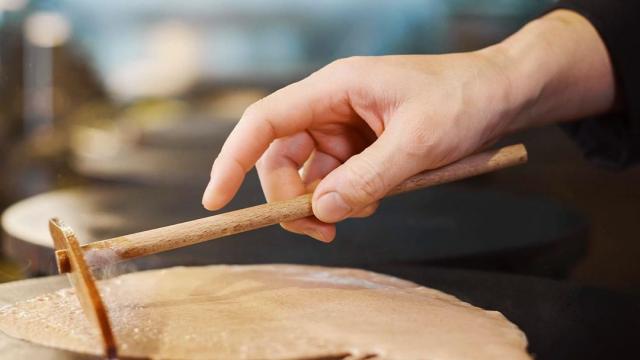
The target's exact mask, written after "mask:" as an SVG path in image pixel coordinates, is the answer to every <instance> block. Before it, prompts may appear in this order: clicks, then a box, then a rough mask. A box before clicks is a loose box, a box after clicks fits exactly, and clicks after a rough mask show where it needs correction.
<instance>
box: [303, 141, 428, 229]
mask: <svg viewBox="0 0 640 360" xmlns="http://www.w3.org/2000/svg"><path fill="white" fill-rule="evenodd" d="M395 143H396V141H394V137H393V136H392V134H390V132H389V131H386V132H384V133H383V134H382V135H381V136H380V137H379V138H378V139H377V140H376V141H375V142H374V143H373V144H371V145H370V146H369V147H368V148H366V149H365V150H364V151H362V152H361V153H360V154H357V155H354V156H352V157H351V158H349V160H347V161H346V162H345V163H344V164H342V165H341V166H339V167H337V168H336V169H334V170H333V171H332V172H331V173H329V174H328V175H327V176H326V177H325V178H324V179H323V180H322V181H321V182H320V184H318V186H317V187H316V189H315V191H314V193H313V200H312V205H313V213H314V215H315V216H316V217H317V218H318V219H319V220H320V221H323V222H326V223H335V222H338V221H340V220H343V219H345V218H347V217H349V216H350V215H351V214H353V213H355V212H357V211H358V210H360V209H362V208H364V207H366V206H367V205H370V204H372V203H374V202H376V201H378V200H379V199H381V198H382V197H383V196H384V195H385V194H386V193H387V192H388V191H389V190H391V189H392V188H393V187H394V186H396V185H398V184H399V183H400V182H401V181H403V180H404V179H406V178H408V177H409V176H411V175H413V173H414V172H417V171H418V170H417V164H416V162H415V161H408V159H407V158H406V157H405V156H403V155H401V151H398V149H397V147H396V146H395Z"/></svg>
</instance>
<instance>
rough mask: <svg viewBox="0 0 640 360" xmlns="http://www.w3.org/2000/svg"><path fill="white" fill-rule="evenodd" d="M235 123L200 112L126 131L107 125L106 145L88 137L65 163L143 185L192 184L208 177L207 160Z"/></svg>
mask: <svg viewBox="0 0 640 360" xmlns="http://www.w3.org/2000/svg"><path fill="white" fill-rule="evenodd" d="M234 125H235V123H233V122H229V121H216V120H212V119H205V118H190V119H189V120H188V121H180V122H174V123H170V124H168V125H165V126H158V127H149V128H141V129H137V132H138V135H137V137H136V138H135V140H132V139H130V138H129V137H130V135H129V134H128V133H124V134H123V133H122V132H118V131H115V130H114V131H111V132H110V133H107V134H108V136H109V137H110V143H111V146H110V147H105V146H103V145H102V144H101V146H98V147H95V146H94V144H93V143H91V142H88V143H87V144H84V145H83V146H80V145H76V146H74V147H73V148H72V153H71V159H70V165H71V167H72V168H73V169H74V170H75V171H76V172H78V173H79V174H80V175H82V176H84V177H87V178H90V179H96V180H103V181H115V182H124V183H135V184H147V185H180V186H198V185H200V184H201V183H202V182H203V181H206V180H207V179H208V178H209V173H210V170H211V164H212V163H213V160H214V159H215V158H216V156H217V155H218V152H219V151H220V148H221V147H222V144H223V143H224V140H225V139H226V137H227V136H228V135H229V133H230V132H231V130H232V129H233V126H234Z"/></svg>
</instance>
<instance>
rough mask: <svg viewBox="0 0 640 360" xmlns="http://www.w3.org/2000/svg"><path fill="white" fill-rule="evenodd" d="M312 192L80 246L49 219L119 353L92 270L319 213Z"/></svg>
mask: <svg viewBox="0 0 640 360" xmlns="http://www.w3.org/2000/svg"><path fill="white" fill-rule="evenodd" d="M526 161H527V151H526V149H525V147H524V146H523V145H522V144H517V145H512V146H506V147H503V148H500V149H496V150H490V151H485V152H481V153H477V154H474V155H471V156H468V157H466V158H463V159H461V160H458V161H456V162H454V163H452V164H449V165H446V166H443V167H440V168H437V169H433V170H427V171H424V172H421V173H419V174H417V175H414V176H412V177H410V178H409V179H407V180H405V181H404V182H402V183H401V184H399V185H397V186H395V187H394V188H392V189H391V190H390V191H389V192H388V193H387V194H386V196H393V195H397V194H401V193H406V192H410V191H414V190H418V189H422V188H426V187H430V186H434V185H439V184H443V183H447V182H451V181H456V180H460V179H464V178H468V177H471V176H476V175H480V174H485V173H488V172H491V171H496V170H500V169H504V168H507V167H510V166H514V165H518V164H522V163H525V162H526ZM311 199H312V194H304V195H300V196H298V197H295V198H292V199H288V200H283V201H275V202H271V203H267V204H262V205H257V206H253V207H249V208H245V209H240V210H235V211H230V212H227V213H222V214H219V215H215V216H209V217H206V218H201V219H196V220H191V221H187V222H183V223H179V224H175V225H170V226H165V227H162V228H157V229H151V230H147V231H143V232H139V233H133V234H129V235H124V236H119V237H116V238H112V239H107V240H102V241H98V242H93V243H89V244H85V245H82V246H81V245H80V244H79V242H78V240H77V238H76V235H75V233H74V232H73V230H72V229H71V228H70V227H68V226H66V225H65V224H64V223H63V222H61V221H60V220H58V219H57V218H53V219H51V220H50V221H49V231H50V232H51V237H52V239H53V243H54V246H55V256H56V263H57V267H58V271H59V272H60V273H67V274H68V278H69V281H70V283H71V285H72V287H73V289H74V290H75V295H76V297H77V298H78V300H79V302H80V305H81V308H82V310H83V312H84V315H85V317H86V318H87V320H88V321H89V322H90V323H91V325H92V326H94V327H95V328H96V329H97V335H98V340H99V342H100V343H101V344H102V348H103V355H104V356H105V357H108V358H109V359H112V358H116V357H117V348H118V346H117V344H116V339H115V336H114V334H113V331H112V328H111V324H110V319H109V310H108V309H107V307H106V306H105V304H104V301H103V300H102V296H101V295H100V291H99V289H98V286H97V284H96V282H95V279H94V277H93V273H92V271H91V268H92V267H94V268H99V267H105V266H108V265H110V264H113V263H116V262H120V261H125V260H129V259H133V258H137V257H142V256H148V255H152V254H155V253H159V252H164V251H169V250H173V249H177V248H181V247H186V246H190V245H194V244H197V243H201V242H204V241H209V240H213V239H217V238H221V237H225V236H229V235H233V234H238V233H241V232H246V231H250V230H255V229H259V228H262V227H265V226H269V225H274V224H278V223H284V222H289V221H293V220H297V219H301V218H304V217H308V216H311V215H313V211H312V202H311Z"/></svg>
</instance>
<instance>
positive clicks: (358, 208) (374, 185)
mask: <svg viewBox="0 0 640 360" xmlns="http://www.w3.org/2000/svg"><path fill="white" fill-rule="evenodd" d="M580 21H583V20H580ZM584 22H586V21H584ZM586 24H587V26H589V25H588V23H586ZM555 25H556V24H555V23H554V26H555ZM538 27H539V26H538ZM524 30H526V28H525V29H524ZM524 30H523V31H524ZM534 30H536V31H539V29H537V28H535V29H534ZM530 31H531V30H530ZM589 31H591V32H593V29H591V28H589ZM516 36H517V34H516ZM596 36H597V35H596ZM527 39H528V37H524V38H523V40H521V41H518V40H514V39H508V40H507V41H506V42H505V43H509V42H511V43H513V42H514V41H515V45H509V46H507V45H500V46H494V47H490V48H486V49H483V50H480V51H476V52H470V53H461V54H447V55H435V56H429V55H404V56H385V57H353V58H348V59H343V60H338V61H336V62H334V63H332V64H330V65H328V66H326V67H324V68H323V69H321V70H319V71H317V72H315V73H314V74H312V75H310V76H309V77H308V78H306V79H304V80H302V81H299V82H297V83H294V84H292V85H289V86H287V87H285V88H283V89H281V90H279V91H277V92H275V93H273V94H272V95H270V96H268V97H266V98H264V99H262V100H260V101H258V102H257V103H255V104H253V105H252V106H250V107H249V108H248V109H247V110H246V111H245V113H244V115H243V116H242V118H241V120H240V122H239V123H238V125H237V126H236V128H235V129H234V130H233V132H232V133H231V135H230V136H229V138H228V139H227V141H226V142H225V144H224V146H223V148H222V150H221V152H220V154H219V156H218V158H217V159H216V160H215V162H214V164H213V168H212V172H211V181H210V183H209V185H208V186H207V189H206V190H205V194H204V196H203V204H204V205H205V207H206V208H207V209H210V210H214V209H219V208H221V207H222V206H224V205H225V204H226V203H228V202H229V201H230V200H231V198H232V197H233V196H234V195H235V193H236V191H237V190H238V188H239V186H240V184H241V183H242V180H243V178H244V175H245V173H246V172H247V171H249V170H250V169H251V168H252V167H253V166H254V164H256V162H257V164H256V167H257V169H258V174H259V176H260V181H261V184H262V188H263V190H264V193H265V196H266V198H267V201H275V200H282V199H287V198H291V197H294V196H297V195H301V194H304V193H306V192H310V191H312V190H313V199H312V203H313V212H314V215H315V217H310V218H305V219H301V220H297V221H294V222H291V223H287V224H282V225H283V227H285V228H286V229H288V230H290V231H293V232H296V233H304V234H307V235H309V236H311V237H314V238H316V239H318V240H321V241H331V240H332V239H333V238H334V237H335V226H334V225H333V223H335V222H337V221H340V220H342V219H345V218H347V217H358V216H368V215H370V214H372V213H373V212H374V211H375V209H376V207H377V205H378V200H379V199H380V198H382V197H383V196H384V195H385V194H386V193H387V191H389V190H390V189H391V188H393V187H394V186H395V185H397V184H399V183H400V182H402V181H403V180H405V179H406V178H408V177H410V176H412V175H414V174H416V173H418V172H421V171H423V170H427V169H433V168H437V167H440V166H443V165H445V164H448V163H450V162H453V161H455V160H458V159H459V158H461V157H463V156H465V155H468V154H470V153H472V152H475V151H476V150H478V149H479V148H481V147H483V146H485V145H487V144H489V143H491V142H493V141H495V140H497V139H498V138H499V137H500V136H502V135H504V134H505V133H507V132H509V131H513V130H515V129H518V128H521V127H524V126H528V125H531V124H532V123H534V121H532V120H531V119H532V115H533V114H538V113H539V112H542V110H540V109H543V110H544V111H547V110H548V109H549V108H550V106H549V103H550V102H549V101H546V99H540V96H539V95H540V92H541V91H542V90H541V89H543V88H544V86H545V85H547V84H549V83H550V81H551V80H550V78H551V75H554V74H556V73H557V72H558V69H557V66H558V64H557V63H553V62H552V63H551V64H552V65H550V66H548V67H547V68H544V67H542V66H541V67H540V68H539V69H536V70H537V72H536V74H538V75H540V77H539V78H538V79H536V80H534V79H528V81H523V82H521V83H520V81H521V80H522V79H521V78H520V77H519V76H522V75H523V74H524V75H528V74H527V73H526V71H523V69H526V66H525V65H529V64H530V62H531V61H533V60H535V59H531V57H532V55H534V54H535V52H534V51H532V50H531V49H527V51H524V54H522V53H521V52H519V51H516V50H517V49H519V48H522V47H523V42H524V41H526V40H527ZM539 42H540V41H538V43H539ZM534 43H535V42H534ZM545 46H546V45H545ZM514 49H515V50H514ZM540 55H541V56H542V55H548V54H544V52H543V51H540ZM557 80H558V79H554V80H553V81H557ZM560 89H563V88H562V87H560ZM551 95H552V94H551ZM555 95H558V94H557V93H556V94H555ZM553 101H556V102H557V101H558V99H553ZM582 108H584V106H583V107H582ZM545 115H547V119H553V113H549V112H548V111H547V112H546V113H545ZM549 121H550V120H549Z"/></svg>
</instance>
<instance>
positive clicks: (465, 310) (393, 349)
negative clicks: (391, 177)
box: [0, 265, 530, 359]
mask: <svg viewBox="0 0 640 360" xmlns="http://www.w3.org/2000/svg"><path fill="white" fill-rule="evenodd" d="M98 284H99V287H100V291H101V293H102V296H103V298H104V300H105V302H106V304H107V309H108V311H109V316H110V318H111V323H112V327H113V329H114V332H115V335H116V338H117V341H118V350H119V354H120V355H121V356H137V357H148V358H154V359H186V358H188V359H205V358H206V359H316V358H330V359H342V358H349V359H377V358H384V359H530V357H529V355H528V353H527V352H526V346H527V341H526V338H525V336H524V334H523V333H522V332H521V331H520V330H519V329H518V328H517V327H516V326H515V325H514V324H512V323H510V322H509V321H508V320H507V319H506V318H505V317H504V316H503V315H502V314H500V313H499V312H496V311H487V310H483V309H479V308H477V307H474V306H472V305H470V304H467V303H464V302H462V301H460V300H458V299H457V298H455V297H453V296H451V295H447V294H445V293H442V292H440V291H437V290H433V289H428V288H425V287H421V286H419V285H417V284H414V283H412V282H409V281H405V280H401V279H397V278H394V277H391V276H386V275H380V274H376V273H372V272H367V271H363V270H355V269H338V268H325V267H315V266H301V265H251V266H223V265H216V266H206V267H174V268H169V269H163V270H152V271H143V272H137V273H131V274H127V275H122V276H119V277H116V278H112V279H109V280H103V281H100V282H99V283H98ZM0 330H2V331H4V332H5V333H7V334H8V335H11V336H14V337H17V338H21V339H24V340H27V341H31V342H34V343H38V344H42V345H46V346H52V347H57V348H62V349H67V350H72V351H77V352H82V353H90V354H100V346H99V344H98V340H97V330H95V329H93V328H92V327H91V326H90V325H89V323H88V322H87V320H86V319H85V317H84V314H83V313H82V311H81V309H80V305H79V303H78V301H77V299H76V297H75V296H74V294H73V290H72V289H63V290H59V291H56V292H54V293H50V294H46V295H42V296H38V297H36V298H33V299H30V300H26V301H22V302H18V303H16V304H14V305H8V306H5V307H3V308H0Z"/></svg>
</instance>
